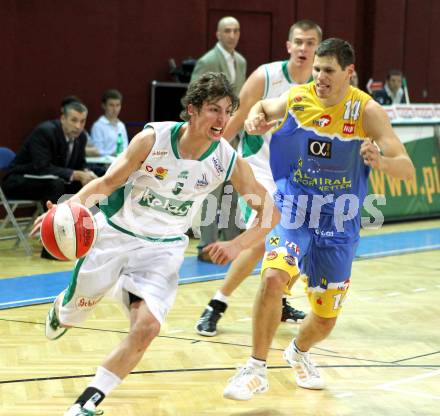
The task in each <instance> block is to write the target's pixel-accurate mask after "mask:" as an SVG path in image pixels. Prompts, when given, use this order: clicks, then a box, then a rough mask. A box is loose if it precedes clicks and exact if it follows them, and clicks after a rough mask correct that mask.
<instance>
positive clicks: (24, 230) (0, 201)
mask: <svg viewBox="0 0 440 416" xmlns="http://www.w3.org/2000/svg"><path fill="white" fill-rule="evenodd" d="M14 159H15V153H14V152H13V151H12V150H11V149H8V148H7V147H0V171H5V170H7V169H8V168H9V166H10V164H11V162H12V161H13V160H14ZM0 205H3V207H4V209H5V211H6V216H5V217H4V218H3V220H2V221H1V223H0V240H16V242H15V245H14V248H15V247H17V246H18V245H19V244H20V243H21V244H22V245H23V248H24V251H25V252H26V254H27V255H28V256H31V255H32V246H31V245H30V244H29V241H28V239H27V234H28V232H29V230H30V227H31V226H32V224H33V222H34V220H35V218H36V217H37V215H39V214H40V213H42V212H43V206H42V205H41V202H40V201H33V200H28V199H8V198H6V195H5V194H4V192H3V189H2V188H1V186H0ZM19 207H35V211H34V214H33V216H32V218H30V219H29V218H26V219H25V222H24V223H23V224H22V221H18V220H17V218H16V217H15V210H16V209H17V208H19ZM9 224H11V225H12V228H11V229H12V231H13V234H11V235H3V233H4V232H6V231H5V229H6V227H7V225H9ZM8 230H9V228H8Z"/></svg>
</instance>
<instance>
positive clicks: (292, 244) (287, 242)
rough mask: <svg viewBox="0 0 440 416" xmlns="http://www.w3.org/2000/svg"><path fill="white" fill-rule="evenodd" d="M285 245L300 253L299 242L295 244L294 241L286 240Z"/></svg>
mask: <svg viewBox="0 0 440 416" xmlns="http://www.w3.org/2000/svg"><path fill="white" fill-rule="evenodd" d="M284 245H285V246H286V247H287V248H290V249H291V250H293V251H294V252H295V253H296V254H299V246H298V245H297V244H295V243H294V242H292V241H288V240H286V242H285V243H284Z"/></svg>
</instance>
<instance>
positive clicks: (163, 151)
mask: <svg viewBox="0 0 440 416" xmlns="http://www.w3.org/2000/svg"><path fill="white" fill-rule="evenodd" d="M169 153H170V152H169V151H168V150H166V149H156V150H153V153H152V154H151V157H154V158H162V157H166V156H168V155H169Z"/></svg>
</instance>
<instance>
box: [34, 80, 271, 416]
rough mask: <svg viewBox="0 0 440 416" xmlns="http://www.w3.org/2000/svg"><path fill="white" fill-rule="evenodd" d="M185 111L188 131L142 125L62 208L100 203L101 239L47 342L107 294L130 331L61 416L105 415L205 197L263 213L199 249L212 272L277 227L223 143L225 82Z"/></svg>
mask: <svg viewBox="0 0 440 416" xmlns="http://www.w3.org/2000/svg"><path fill="white" fill-rule="evenodd" d="M183 104H184V111H183V113H182V118H183V119H184V120H187V121H188V122H187V123H173V122H166V123H151V124H148V125H147V126H146V128H145V129H144V130H143V131H142V132H141V133H139V134H137V135H136V136H135V137H134V138H133V140H132V142H131V143H130V145H129V146H128V148H127V150H126V151H125V152H124V153H123V154H122V156H121V157H119V158H118V159H117V160H116V162H115V164H114V165H112V167H111V168H110V169H109V170H108V172H107V173H106V174H105V175H104V176H103V177H102V178H98V179H96V180H94V181H92V182H90V183H89V184H88V185H87V186H85V187H84V188H82V190H81V191H80V192H78V193H77V194H75V195H74V196H73V197H72V198H70V199H69V200H68V201H67V203H69V202H70V201H76V202H80V203H82V204H85V205H87V206H88V207H91V206H93V205H94V204H95V203H97V202H99V203H100V212H99V213H98V214H97V224H98V227H99V228H98V237H97V241H96V243H95V245H94V247H93V248H92V250H91V251H90V253H89V254H88V255H87V256H86V257H84V258H82V259H80V260H79V261H78V262H77V264H76V266H75V270H74V273H73V277H72V281H71V283H70V285H69V287H68V288H67V289H66V290H65V291H64V292H62V293H61V294H60V295H59V296H58V297H57V299H56V300H55V302H54V305H53V307H52V308H51V309H50V311H49V314H48V317H47V319H46V336H47V337H48V338H49V339H57V338H59V337H60V336H62V335H63V334H64V333H65V332H66V331H67V328H69V327H72V326H75V325H78V324H79V323H81V322H82V321H84V319H86V317H87V316H88V315H89V313H90V312H91V310H93V309H94V308H95V307H96V306H97V304H98V303H99V301H100V300H101V299H102V297H103V296H104V295H105V294H107V293H108V292H109V291H110V289H112V288H113V289H114V292H115V293H116V295H118V297H119V298H120V300H121V301H122V304H123V305H124V306H125V308H126V309H127V312H128V314H129V317H130V330H129V334H128V335H127V336H126V337H125V339H124V340H123V341H122V342H121V344H120V345H119V346H117V347H116V348H115V350H114V351H113V352H112V353H111V354H110V355H109V356H108V357H107V358H106V359H105V361H104V362H103V364H102V365H101V366H100V367H98V370H97V372H96V375H95V377H94V378H93V379H92V381H91V383H90V384H89V385H88V387H87V388H86V389H85V390H84V392H83V393H82V394H81V395H80V396H79V397H78V399H77V401H76V403H75V404H74V405H73V406H72V407H71V408H70V409H69V410H68V411H67V412H66V413H65V415H66V416H80V415H90V416H91V415H98V414H102V411H101V410H96V406H97V405H99V404H100V403H101V402H102V400H103V399H104V397H105V396H106V395H108V394H109V393H110V392H111V391H112V390H113V389H114V388H115V387H116V386H117V385H118V384H120V383H121V381H122V379H123V378H124V377H126V376H127V375H128V374H129V373H130V372H131V370H133V368H134V367H135V366H136V365H137V363H138V362H139V361H140V360H141V358H142V356H143V354H144V352H145V350H146V349H147V347H148V346H149V345H150V343H151V341H152V340H153V339H154V338H155V337H156V336H157V335H158V334H159V331H160V327H161V324H162V323H163V321H164V319H165V316H166V314H167V312H168V310H169V308H170V307H171V305H172V303H173V301H174V298H175V295H176V289H177V284H178V270H179V268H180V265H181V264H182V261H183V256H184V250H185V248H186V246H187V242H188V239H187V237H186V236H185V235H184V233H185V232H186V231H187V229H188V228H189V226H190V225H191V219H192V215H193V214H194V213H195V212H196V211H197V209H198V207H199V206H200V204H201V203H202V202H203V200H204V199H205V197H206V195H208V194H209V193H210V192H211V191H212V190H213V189H214V188H215V187H217V186H218V185H219V184H221V183H222V182H224V181H225V180H228V179H230V180H231V182H232V183H233V184H234V186H235V187H236V189H237V190H238V191H239V192H240V193H241V194H254V195H257V197H258V199H259V200H260V201H261V202H262V203H261V204H260V205H255V206H254V208H255V209H257V210H258V211H259V213H260V215H259V216H260V218H259V222H258V225H256V226H255V227H254V228H252V229H249V230H247V231H246V232H245V233H243V234H241V235H240V236H238V237H237V238H236V239H234V240H232V241H230V242H218V243H213V244H211V245H209V246H207V247H206V248H205V250H206V251H207V252H208V253H209V254H210V256H211V258H212V259H213V261H214V262H216V263H219V264H224V263H226V262H227V261H230V260H231V259H233V258H234V257H236V256H237V255H238V252H239V251H240V250H241V249H242V248H243V247H247V246H249V245H250V244H252V243H253V242H254V241H255V240H256V239H258V238H264V236H265V234H266V233H267V232H268V231H269V230H270V228H271V227H272V226H273V225H274V224H275V223H276V222H277V221H278V219H279V213H278V211H277V210H276V209H271V208H273V205H272V198H271V197H270V195H269V194H268V193H267V192H266V190H265V189H264V187H263V186H261V185H260V184H259V183H258V182H256V180H255V177H254V175H253V173H252V170H251V168H250V167H249V165H248V164H247V162H246V161H244V160H243V159H242V158H241V157H237V155H236V152H235V150H234V149H233V148H232V147H231V146H230V145H229V143H228V142H227V141H226V140H225V139H223V138H222V135H223V131H224V128H225V126H226V123H227V122H228V120H229V118H230V116H231V113H232V112H233V111H234V110H235V108H236V107H237V105H238V99H237V97H236V96H235V95H234V93H233V90H232V87H231V85H230V84H229V82H228V80H227V78H226V77H225V76H224V75H223V74H219V73H212V72H211V73H207V74H205V75H203V76H202V77H201V78H199V79H198V80H197V81H195V82H194V83H192V84H191V85H190V86H189V88H188V91H187V94H186V96H185V98H184V99H183ZM266 202H267V203H266ZM51 206H53V205H52V204H51V203H48V207H49V208H50V207H51ZM263 208H264V210H265V216H264V217H263ZM42 217H43V216H42ZM42 217H40V218H38V219H37V220H36V223H35V227H34V230H33V233H36V232H37V231H38V229H39V227H40V225H41V221H42Z"/></svg>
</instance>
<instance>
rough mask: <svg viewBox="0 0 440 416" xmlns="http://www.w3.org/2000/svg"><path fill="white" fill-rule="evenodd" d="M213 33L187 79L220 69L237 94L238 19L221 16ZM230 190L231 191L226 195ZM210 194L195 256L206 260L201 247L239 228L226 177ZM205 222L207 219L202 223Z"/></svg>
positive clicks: (242, 70)
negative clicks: (210, 45) (212, 200)
mask: <svg viewBox="0 0 440 416" xmlns="http://www.w3.org/2000/svg"><path fill="white" fill-rule="evenodd" d="M216 36H217V40H218V42H217V44H216V45H215V46H214V47H213V48H212V49H211V50H209V51H208V52H206V53H205V54H204V55H203V56H201V57H200V58H199V59H198V60H197V63H196V66H195V68H194V71H193V73H192V76H191V81H194V80H197V79H198V78H200V77H201V76H202V75H203V74H205V73H206V72H221V73H223V74H225V75H226V78H227V79H228V81H229V82H230V83H231V84H232V86H233V89H234V92H235V94H237V95H238V94H239V92H240V90H241V87H242V86H243V84H244V82H245V80H246V59H245V58H244V57H243V55H241V54H239V53H238V52H237V51H236V47H237V44H238V41H239V39H240V23H239V22H238V20H237V19H235V18H234V17H232V16H226V17H222V18H221V19H220V20H219V22H218V24H217V32H216ZM230 143H231V145H232V147H234V148H236V147H237V144H238V139H235V138H233V140H230ZM231 193H232V195H231V196H229V194H231ZM224 194H225V195H226V196H227V197H228V196H229V198H230V199H231V206H230V210H229V209H225V212H224V213H223V214H220V218H221V219H222V218H223V216H226V217H225V219H227V224H224V221H223V220H222V221H220V225H221V229H220V230H219V224H218V223H217V212H218V211H219V210H221V201H222V200H223V195H224ZM210 195H212V196H214V197H215V200H216V201H217V204H216V205H215V207H210V204H209V203H208V201H209V200H210V198H207V199H206V200H205V202H204V203H203V207H202V224H201V226H200V242H199V246H198V250H199V255H198V258H199V260H203V261H208V262H210V261H211V259H210V257H209V255H207V254H206V253H203V252H202V250H203V247H206V246H207V245H208V244H211V243H214V242H215V241H217V240H218V239H219V237H220V236H221V237H222V239H223V240H225V241H229V240H232V239H233V238H234V237H236V236H237V235H238V234H240V232H241V230H240V228H239V227H238V226H237V224H236V218H237V215H236V213H237V210H238V209H239V208H238V195H237V193H236V192H235V191H234V190H233V188H232V185H231V183H230V182H229V181H228V182H225V183H224V185H223V186H222V185H220V186H219V187H218V188H217V189H216V190H215V191H213V192H212V193H211V194H210ZM211 205H212V204H211ZM224 205H228V204H224ZM213 208H215V212H209V213H208V209H209V210H212V209H213ZM225 208H226V207H225ZM226 211H227V212H226ZM211 219H213V220H211ZM206 222H209V223H208V224H205V223H206Z"/></svg>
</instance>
